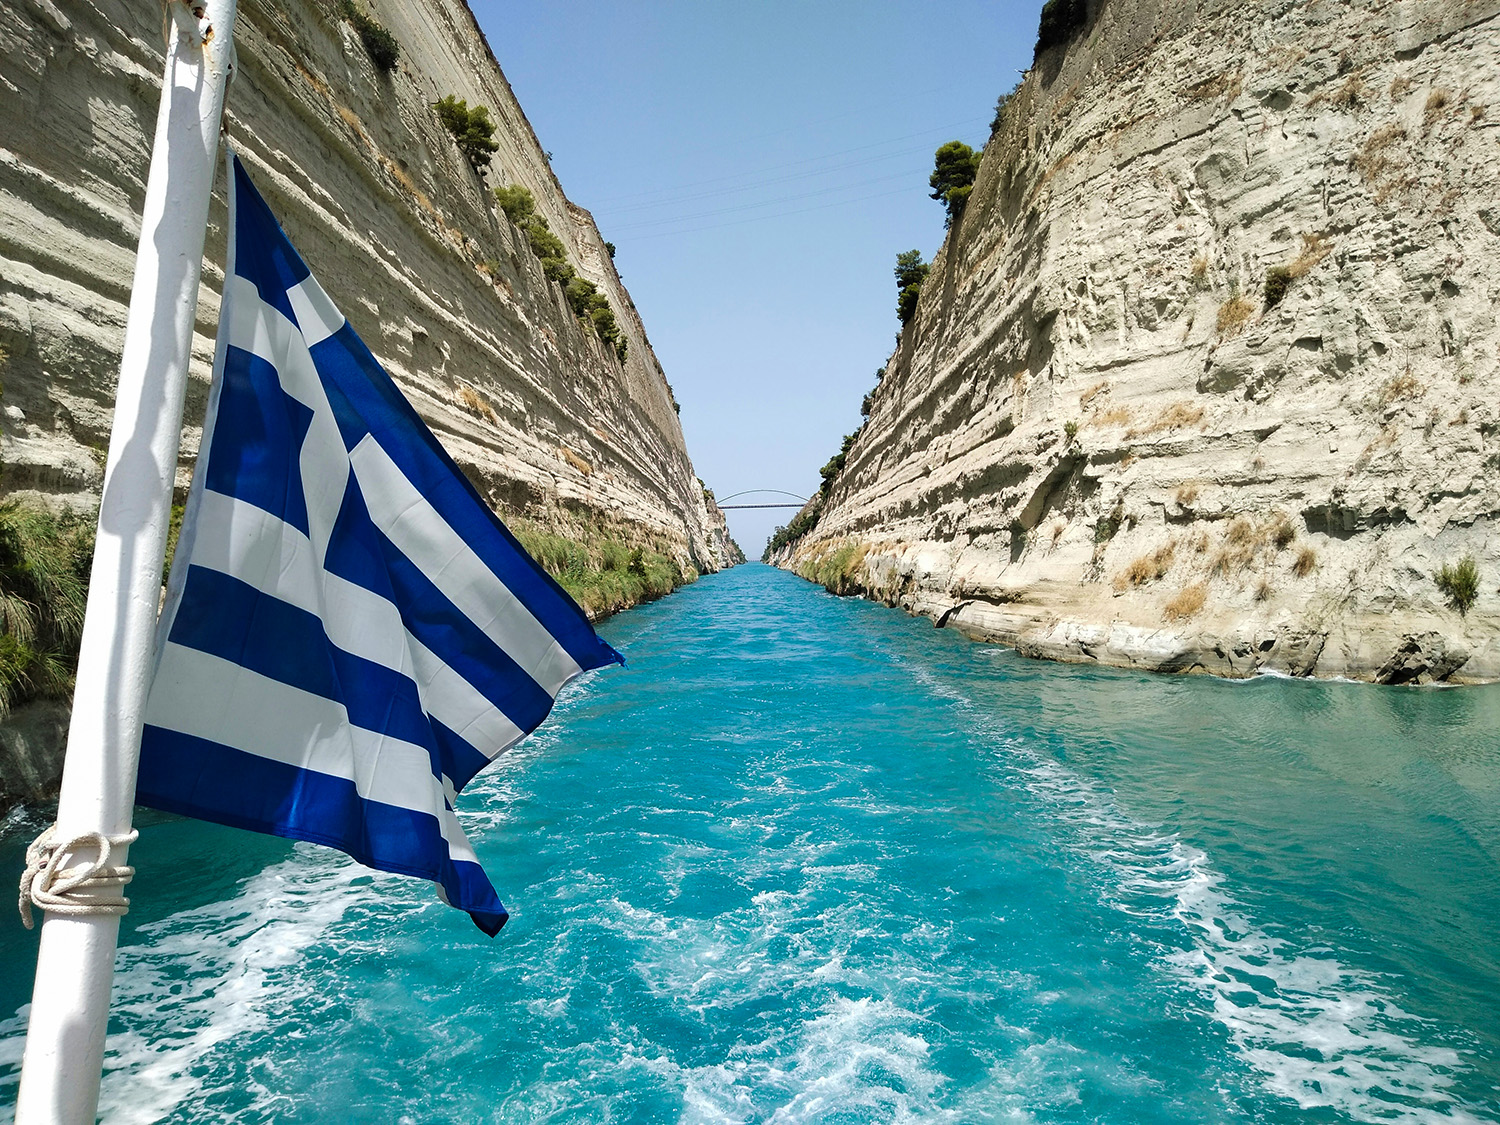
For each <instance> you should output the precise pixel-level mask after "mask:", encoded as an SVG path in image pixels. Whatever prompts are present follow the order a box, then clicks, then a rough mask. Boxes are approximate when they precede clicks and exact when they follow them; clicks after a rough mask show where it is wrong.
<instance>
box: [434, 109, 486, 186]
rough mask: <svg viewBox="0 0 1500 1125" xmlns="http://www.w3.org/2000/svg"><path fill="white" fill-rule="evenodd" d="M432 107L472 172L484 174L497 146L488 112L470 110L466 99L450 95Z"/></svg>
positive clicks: (484, 110)
mask: <svg viewBox="0 0 1500 1125" xmlns="http://www.w3.org/2000/svg"><path fill="white" fill-rule="evenodd" d="M433 108H434V109H435V110H437V115H438V120H439V121H441V122H442V123H443V127H444V128H445V129H447V130H448V132H450V133H452V134H453V140H454V143H455V144H457V145H458V150H459V151H460V152H461V153H463V154H464V157H465V159H467V160H468V162H469V164H470V166H471V167H472V168H473V169H474V171H476V172H483V171H484V170H485V169H486V168H488V167H489V166H490V158H491V157H493V156H494V154H495V151H496V150H497V149H498V148H499V147H500V146H499V144H497V143H496V142H495V139H494V138H495V123H494V122H493V121H491V120H490V111H489V109H488V108H487V107H485V106H482V105H476V106H475V107H474V108H473V109H470V108H469V103H468V102H467V101H466V100H465V99H463V98H456V97H454V96H453V95H452V94H449V95H448V96H447V97H446V98H443V99H442V100H441V101H437V102H434V103H433Z"/></svg>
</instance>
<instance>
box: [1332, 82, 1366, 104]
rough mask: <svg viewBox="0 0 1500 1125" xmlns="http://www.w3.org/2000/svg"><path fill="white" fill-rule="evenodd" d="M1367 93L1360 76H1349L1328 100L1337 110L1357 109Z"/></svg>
mask: <svg viewBox="0 0 1500 1125" xmlns="http://www.w3.org/2000/svg"><path fill="white" fill-rule="evenodd" d="M1369 93H1370V91H1369V89H1368V88H1367V87H1366V86H1365V84H1364V81H1363V80H1362V79H1361V78H1360V76H1359V75H1357V74H1351V75H1350V76H1349V77H1348V79H1346V80H1345V82H1344V84H1343V85H1342V86H1340V87H1339V88H1338V90H1336V91H1335V92H1334V94H1333V96H1332V97H1330V98H1329V99H1328V100H1329V102H1330V103H1331V104H1332V105H1334V106H1337V107H1338V108H1339V109H1358V108H1359V107H1360V105H1361V104H1362V103H1363V102H1364V101H1365V99H1366V98H1367V97H1368V96H1369Z"/></svg>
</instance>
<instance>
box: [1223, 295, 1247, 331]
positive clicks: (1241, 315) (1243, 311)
mask: <svg viewBox="0 0 1500 1125" xmlns="http://www.w3.org/2000/svg"><path fill="white" fill-rule="evenodd" d="M1254 312H1255V306H1254V305H1253V304H1251V303H1250V302H1249V301H1247V300H1245V298H1244V297H1241V296H1239V295H1235V296H1233V297H1231V298H1229V300H1227V301H1225V302H1224V303H1223V304H1222V305H1220V306H1219V318H1218V322H1217V323H1218V329H1219V339H1221V340H1232V339H1234V338H1235V337H1236V336H1238V335H1239V334H1240V333H1241V332H1243V331H1244V330H1245V325H1246V324H1248V323H1249V322H1250V316H1251V314H1252V313H1254Z"/></svg>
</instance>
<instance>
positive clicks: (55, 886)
mask: <svg viewBox="0 0 1500 1125" xmlns="http://www.w3.org/2000/svg"><path fill="white" fill-rule="evenodd" d="M56 829H57V825H55V824H51V825H48V826H47V827H46V828H45V829H44V830H43V831H42V834H41V835H40V836H38V837H37V838H36V839H35V840H33V841H32V842H31V844H30V846H28V847H27V849H26V871H25V873H24V874H22V876H21V901H20V908H21V923H22V924H23V925H24V926H25V927H26V928H27V929H28V930H29V929H31V928H32V926H33V925H35V923H34V922H33V921H32V917H31V908H32V906H33V905H36V906H40V907H41V908H42V909H43V910H46V911H49V912H50V913H53V914H59V915H62V916H63V917H65V918H81V917H85V916H87V915H91V914H103V915H109V914H114V915H121V914H127V913H129V911H130V900H129V899H128V898H126V897H125V895H124V894H123V893H115V894H97V893H94V892H97V891H100V890H104V889H107V888H114V887H118V888H119V889H120V891H123V890H124V888H125V884H126V883H128V882H130V880H131V879H132V878H134V876H135V868H134V867H111V866H110V865H109V854H110V849H112V848H122V847H125V846H127V845H129V844H133V843H135V841H136V838H137V837H138V836H139V835H140V833H138V832H136V831H135V830H134V829H131V830H130V831H129V832H127V833H125V834H124V835H123V836H106V835H105V834H104V833H103V832H83V833H80V834H79V835H77V836H74V837H73V838H72V839H71V840H67V841H64V842H63V843H58V842H57V841H56V840H54V839H53V833H54V832H55V830H56ZM90 847H91V848H94V849H96V850H97V851H98V853H99V857H98V858H97V859H92V860H87V861H85V862H83V863H81V864H78V865H76V866H73V867H63V865H62V864H63V860H64V858H66V857H67V856H68V854H69V853H71V852H76V851H78V850H79V849H80V848H90ZM79 891H83V892H86V893H84V894H78V893H77V892H79Z"/></svg>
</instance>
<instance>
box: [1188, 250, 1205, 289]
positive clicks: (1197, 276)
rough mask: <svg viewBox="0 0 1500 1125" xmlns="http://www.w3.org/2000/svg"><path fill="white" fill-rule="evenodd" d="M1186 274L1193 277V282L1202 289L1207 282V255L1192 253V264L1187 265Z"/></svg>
mask: <svg viewBox="0 0 1500 1125" xmlns="http://www.w3.org/2000/svg"><path fill="white" fill-rule="evenodd" d="M1188 276H1189V277H1190V278H1192V279H1193V284H1194V285H1195V286H1196V287H1197V288H1199V289H1202V288H1203V287H1204V286H1205V285H1207V284H1208V255H1207V254H1195V255H1193V262H1192V265H1190V266H1189V267H1188Z"/></svg>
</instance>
